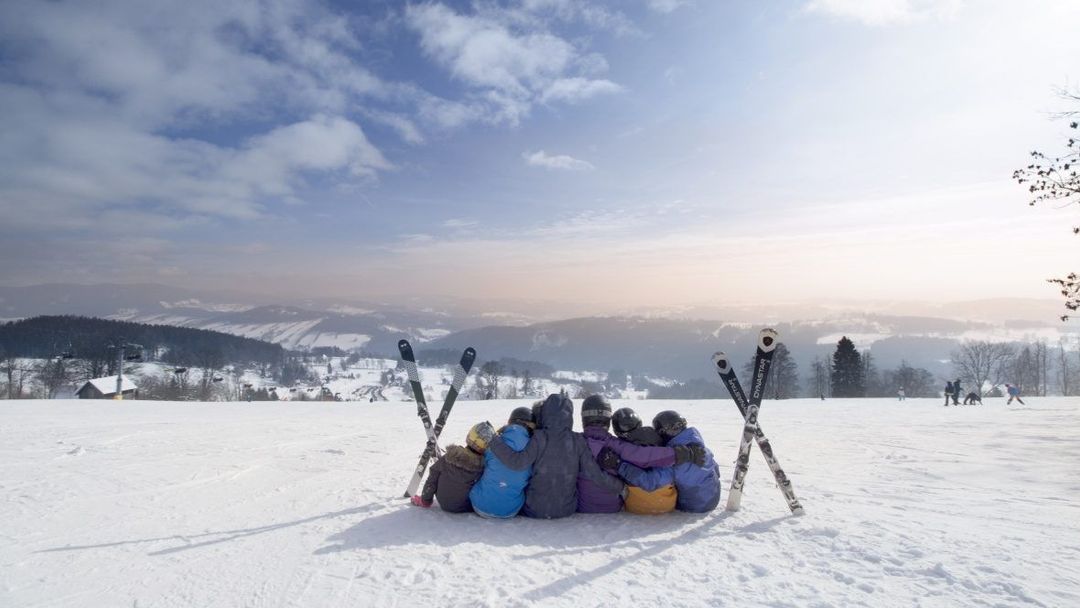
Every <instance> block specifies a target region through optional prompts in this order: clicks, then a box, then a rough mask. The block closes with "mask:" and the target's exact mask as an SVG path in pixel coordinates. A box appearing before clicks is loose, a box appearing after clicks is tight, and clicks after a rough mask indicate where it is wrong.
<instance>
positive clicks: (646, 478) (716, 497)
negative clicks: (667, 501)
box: [619, 427, 720, 513]
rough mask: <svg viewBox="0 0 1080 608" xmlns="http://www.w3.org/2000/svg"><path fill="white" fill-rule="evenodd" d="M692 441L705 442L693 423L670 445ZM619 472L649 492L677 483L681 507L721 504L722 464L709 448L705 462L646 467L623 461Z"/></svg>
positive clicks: (704, 509)
mask: <svg viewBox="0 0 1080 608" xmlns="http://www.w3.org/2000/svg"><path fill="white" fill-rule="evenodd" d="M691 443H703V442H702V440H701V433H699V432H698V430H697V429H696V428H694V427H687V429H686V430H684V431H683V432H681V433H679V434H678V435H676V436H674V437H672V438H671V440H670V441H668V445H687V444H691ZM619 475H620V476H622V478H623V479H625V480H626V481H627V482H629V483H630V484H631V485H633V486H637V487H639V488H642V489H643V490H647V491H650V492H651V491H654V490H656V489H658V488H661V487H663V486H664V485H667V484H672V483H673V484H675V489H676V491H677V492H678V494H679V495H678V498H677V499H676V501H675V508H676V509H678V510H680V511H689V512H691V513H705V512H707V511H712V510H713V509H715V508H716V505H718V504H720V467H719V466H718V465H717V464H716V460H714V459H713V454H712V451H711V450H709V449H708V448H705V466H701V467H699V466H697V465H695V464H694V463H692V462H685V463H683V464H680V465H677V466H674V467H665V468H659V469H648V470H644V469H640V468H638V467H635V466H634V465H632V464H629V463H626V462H624V463H622V464H621V465H619Z"/></svg>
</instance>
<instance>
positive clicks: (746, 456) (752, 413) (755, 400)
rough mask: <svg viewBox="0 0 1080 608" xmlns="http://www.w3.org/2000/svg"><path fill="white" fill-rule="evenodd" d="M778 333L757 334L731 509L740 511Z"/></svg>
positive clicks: (730, 499) (765, 331)
mask: <svg viewBox="0 0 1080 608" xmlns="http://www.w3.org/2000/svg"><path fill="white" fill-rule="evenodd" d="M776 337H777V336H776V331H774V330H772V329H763V330H761V332H760V333H759V334H758V344H757V352H755V353H754V374H753V377H752V379H751V381H750V398H749V399H748V400H747V405H746V418H745V423H744V424H743V432H742V439H741V440H740V441H739V455H738V457H736V459H735V473H734V475H732V478H731V491H730V492H729V493H728V502H727V510H728V511H738V510H739V505H740V504H741V503H742V491H743V486H744V484H745V483H746V473H747V471H748V470H749V469H750V448H751V446H753V441H754V436H755V435H756V434H757V430H758V426H757V417H758V409H759V408H760V407H761V399H762V397H763V396H764V395H765V382H766V381H767V380H768V379H769V369H770V368H771V367H772V356H773V353H774V352H775V350H776Z"/></svg>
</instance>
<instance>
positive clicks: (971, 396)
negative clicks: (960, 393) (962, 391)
mask: <svg viewBox="0 0 1080 608" xmlns="http://www.w3.org/2000/svg"><path fill="white" fill-rule="evenodd" d="M976 403H977V404H979V405H982V397H980V396H979V395H978V393H976V392H975V391H971V392H970V393H968V394H967V395H966V396H965V397H964V405H975V404H976Z"/></svg>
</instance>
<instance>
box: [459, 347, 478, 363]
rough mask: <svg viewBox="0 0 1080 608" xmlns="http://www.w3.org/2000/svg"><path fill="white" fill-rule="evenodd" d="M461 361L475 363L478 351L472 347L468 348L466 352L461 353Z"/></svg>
mask: <svg viewBox="0 0 1080 608" xmlns="http://www.w3.org/2000/svg"><path fill="white" fill-rule="evenodd" d="M461 359H462V360H463V361H464V360H466V359H468V360H469V361H470V362H472V361H475V360H476V349H475V348H473V347H471V346H470V347H469V348H466V349H465V352H463V353H461Z"/></svg>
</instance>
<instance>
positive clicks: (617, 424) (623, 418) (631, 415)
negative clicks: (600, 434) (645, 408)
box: [611, 407, 641, 437]
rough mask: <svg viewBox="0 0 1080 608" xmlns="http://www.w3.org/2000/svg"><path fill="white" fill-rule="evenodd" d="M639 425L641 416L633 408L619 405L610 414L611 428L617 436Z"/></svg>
mask: <svg viewBox="0 0 1080 608" xmlns="http://www.w3.org/2000/svg"><path fill="white" fill-rule="evenodd" d="M639 426H641V416H638V415H637V412H635V411H634V410H633V409H631V408H628V407H620V408H619V409H617V410H615V413H614V414H612V415H611V430H613V431H615V434H616V435H618V436H619V437H622V436H623V435H625V434H627V433H629V432H630V431H632V430H634V429H636V428H638V427H639Z"/></svg>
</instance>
